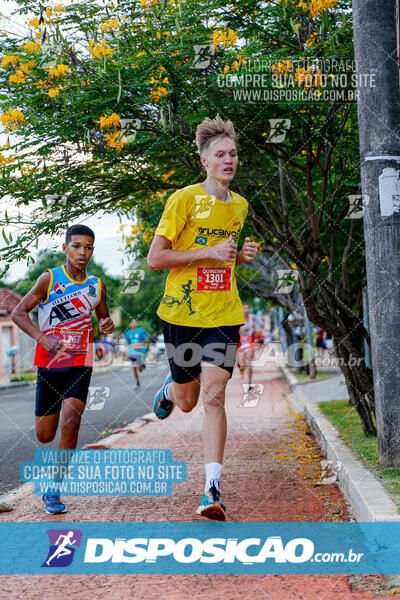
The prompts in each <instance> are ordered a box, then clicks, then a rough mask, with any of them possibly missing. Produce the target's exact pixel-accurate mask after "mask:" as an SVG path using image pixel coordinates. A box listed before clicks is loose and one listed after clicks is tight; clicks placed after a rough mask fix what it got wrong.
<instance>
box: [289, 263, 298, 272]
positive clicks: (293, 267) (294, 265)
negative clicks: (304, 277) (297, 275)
mask: <svg viewBox="0 0 400 600" xmlns="http://www.w3.org/2000/svg"><path fill="white" fill-rule="evenodd" d="M290 266H291V267H292V269H293V270H294V271H296V270H297V265H296V263H292V264H291V265H290Z"/></svg>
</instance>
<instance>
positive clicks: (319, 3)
mask: <svg viewBox="0 0 400 600" xmlns="http://www.w3.org/2000/svg"><path fill="white" fill-rule="evenodd" d="M338 1H339V0H311V2H310V5H309V7H308V8H309V11H310V15H311V16H312V17H318V16H319V15H321V14H322V13H323V11H324V10H329V9H330V8H332V7H333V6H335V4H337V3H338Z"/></svg>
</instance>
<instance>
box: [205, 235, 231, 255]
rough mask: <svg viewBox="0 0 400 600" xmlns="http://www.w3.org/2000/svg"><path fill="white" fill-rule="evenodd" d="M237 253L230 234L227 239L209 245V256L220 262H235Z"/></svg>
mask: <svg viewBox="0 0 400 600" xmlns="http://www.w3.org/2000/svg"><path fill="white" fill-rule="evenodd" d="M236 254H237V247H236V244H235V242H234V241H233V239H232V235H230V236H229V237H228V239H227V240H224V241H223V242H220V243H219V244H216V245H215V246H210V258H211V259H212V260H219V261H221V262H235V261H236Z"/></svg>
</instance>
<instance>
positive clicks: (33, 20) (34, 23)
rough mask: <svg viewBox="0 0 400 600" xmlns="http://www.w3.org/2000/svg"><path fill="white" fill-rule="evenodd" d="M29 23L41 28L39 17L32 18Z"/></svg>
mask: <svg viewBox="0 0 400 600" xmlns="http://www.w3.org/2000/svg"><path fill="white" fill-rule="evenodd" d="M29 25H30V26H31V27H34V28H35V29H39V28H40V23H39V19H38V18H37V17H35V18H34V19H31V20H30V21H29Z"/></svg>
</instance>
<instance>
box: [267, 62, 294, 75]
mask: <svg viewBox="0 0 400 600" xmlns="http://www.w3.org/2000/svg"><path fill="white" fill-rule="evenodd" d="M271 69H272V70H273V71H276V72H278V73H288V72H289V71H291V70H292V69H293V63H292V62H291V61H290V60H282V61H281V62H278V63H276V65H271Z"/></svg>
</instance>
